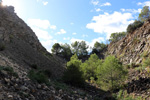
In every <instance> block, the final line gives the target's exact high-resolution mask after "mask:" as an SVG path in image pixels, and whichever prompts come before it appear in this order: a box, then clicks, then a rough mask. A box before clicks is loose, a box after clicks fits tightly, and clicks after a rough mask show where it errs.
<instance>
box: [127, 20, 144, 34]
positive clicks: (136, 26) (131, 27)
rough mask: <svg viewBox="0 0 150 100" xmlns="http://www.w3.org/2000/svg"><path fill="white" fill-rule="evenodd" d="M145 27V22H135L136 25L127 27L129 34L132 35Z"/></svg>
mask: <svg viewBox="0 0 150 100" xmlns="http://www.w3.org/2000/svg"><path fill="white" fill-rule="evenodd" d="M142 25H143V22H141V21H138V20H135V21H134V23H132V24H129V25H128V27H127V32H128V33H132V32H133V31H135V30H136V29H137V28H139V27H141V26H142Z"/></svg>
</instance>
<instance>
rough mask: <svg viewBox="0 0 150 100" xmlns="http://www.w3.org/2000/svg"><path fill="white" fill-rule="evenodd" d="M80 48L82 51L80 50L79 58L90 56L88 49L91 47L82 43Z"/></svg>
mask: <svg viewBox="0 0 150 100" xmlns="http://www.w3.org/2000/svg"><path fill="white" fill-rule="evenodd" d="M79 47H80V49H79V56H81V57H82V56H85V55H87V54H88V51H87V49H88V48H89V46H88V45H87V44H86V42H85V41H81V42H80V46H79Z"/></svg>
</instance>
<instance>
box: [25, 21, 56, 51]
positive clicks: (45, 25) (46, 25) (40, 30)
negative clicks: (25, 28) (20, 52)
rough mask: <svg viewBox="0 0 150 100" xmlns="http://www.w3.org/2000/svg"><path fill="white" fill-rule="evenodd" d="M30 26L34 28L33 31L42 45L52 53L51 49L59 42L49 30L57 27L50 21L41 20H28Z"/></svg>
mask: <svg viewBox="0 0 150 100" xmlns="http://www.w3.org/2000/svg"><path fill="white" fill-rule="evenodd" d="M27 23H28V25H29V26H30V27H31V28H32V30H33V31H34V32H35V34H36V35H37V37H38V39H39V40H40V42H41V44H42V45H43V46H44V47H45V48H46V49H47V50H48V51H49V52H51V47H52V45H53V44H54V43H56V42H57V40H54V39H53V37H52V36H51V35H50V34H49V33H48V31H47V29H56V26H55V25H50V22H49V21H48V20H41V19H28V20H27Z"/></svg>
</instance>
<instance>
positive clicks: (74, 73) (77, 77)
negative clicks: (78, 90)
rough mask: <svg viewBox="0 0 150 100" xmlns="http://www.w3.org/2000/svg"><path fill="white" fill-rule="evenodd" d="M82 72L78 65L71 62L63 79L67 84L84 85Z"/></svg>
mask: <svg viewBox="0 0 150 100" xmlns="http://www.w3.org/2000/svg"><path fill="white" fill-rule="evenodd" d="M82 74H83V73H82V72H81V71H80V69H79V68H78V67H77V66H75V65H74V64H71V65H69V66H67V71H66V72H64V76H63V80H64V82H65V83H67V84H71V85H74V86H83V85H84V79H83V78H82Z"/></svg>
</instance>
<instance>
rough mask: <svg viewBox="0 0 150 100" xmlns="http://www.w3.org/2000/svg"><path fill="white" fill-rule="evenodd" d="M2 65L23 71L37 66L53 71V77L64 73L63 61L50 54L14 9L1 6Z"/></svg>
mask: <svg viewBox="0 0 150 100" xmlns="http://www.w3.org/2000/svg"><path fill="white" fill-rule="evenodd" d="M0 48H1V49H4V50H1V51H0V65H3V66H11V67H14V66H17V68H20V69H22V70H28V69H30V66H31V65H33V64H34V65H35V64H36V65H37V66H39V67H41V68H43V69H48V70H51V72H52V77H59V76H61V75H62V73H63V71H64V67H63V60H61V59H58V58H56V57H54V56H53V55H51V54H50V53H48V52H47V51H46V49H45V48H44V47H43V46H42V45H41V43H40V42H39V40H38V38H37V36H36V35H35V33H34V32H33V31H32V30H31V28H30V27H28V26H27V25H26V23H25V22H24V21H23V20H21V19H20V18H19V17H18V16H17V15H16V14H15V13H14V7H12V6H2V5H1V4H0Z"/></svg>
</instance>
